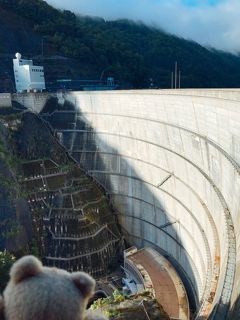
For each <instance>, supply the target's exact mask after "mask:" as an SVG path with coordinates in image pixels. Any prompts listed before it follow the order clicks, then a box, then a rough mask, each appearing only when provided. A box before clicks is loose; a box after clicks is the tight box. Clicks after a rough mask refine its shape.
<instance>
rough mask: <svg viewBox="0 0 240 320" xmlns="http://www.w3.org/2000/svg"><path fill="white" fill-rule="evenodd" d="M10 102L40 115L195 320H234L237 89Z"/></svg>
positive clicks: (239, 192) (239, 207) (239, 156)
mask: <svg viewBox="0 0 240 320" xmlns="http://www.w3.org/2000/svg"><path fill="white" fill-rule="evenodd" d="M13 100H15V101H18V102H19V103H23V104H25V105H26V106H28V107H30V108H32V109H33V110H34V111H35V112H38V113H41V114H42V117H43V118H44V119H45V120H47V121H48V122H49V123H50V124H51V125H52V127H53V129H54V131H55V134H56V135H57V136H58V137H59V140H60V142H61V143H62V144H64V145H65V146H66V148H67V149H68V150H69V152H70V154H71V155H72V156H73V157H74V158H75V159H77V160H78V161H79V163H80V164H81V165H82V166H83V167H84V168H85V169H86V170H87V171H88V172H89V174H91V175H92V176H93V177H95V178H96V179H97V180H98V181H99V182H100V183H101V184H102V185H103V186H104V187H105V189H106V190H107V192H108V194H109V196H110V198H111V201H112V204H113V206H114V207H115V208H116V210H117V214H118V221H119V223H120V225H121V228H122V232H123V234H124V236H125V238H126V240H127V241H128V243H129V244H134V245H136V246H138V247H143V246H148V247H149V246H150V247H153V248H155V249H156V250H158V251H159V252H160V253H162V254H163V255H164V256H165V257H167V259H169V260H170V261H171V262H172V264H173V265H174V266H175V267H176V269H177V270H178V272H179V274H180V276H181V277H182V280H183V281H184V284H185V286H186V289H187V291H188V296H189V299H190V302H191V304H192V305H195V308H196V315H195V318H196V319H207V318H210V319H226V318H227V317H228V318H229V319H234V318H236V319H237V318H238V317H239V312H240V306H239V295H240V223H239V222H240V177H239V173H240V167H239V163H240V90H175V91H171V90H149V91H113V92H72V93H67V94H64V95H44V94H43V95H42V96H41V95H38V96H37V97H36V99H35V97H34V96H24V97H23V96H14V97H13ZM35 100H36V101H35ZM46 101H48V102H47V103H46ZM51 103H52V104H54V103H55V105H56V107H54V108H53V107H51ZM47 104H48V106H47ZM49 106H50V108H49ZM70 106H71V107H70Z"/></svg>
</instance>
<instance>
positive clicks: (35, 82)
mask: <svg viewBox="0 0 240 320" xmlns="http://www.w3.org/2000/svg"><path fill="white" fill-rule="evenodd" d="M13 67H14V77H15V85H16V91H17V92H23V91H27V92H30V91H42V90H45V89H46V87H45V79H44V70H43V67H42V66H34V65H33V61H32V60H26V59H22V58H21V54H20V53H16V59H13Z"/></svg>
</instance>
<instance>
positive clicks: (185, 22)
mask: <svg viewBox="0 0 240 320" xmlns="http://www.w3.org/2000/svg"><path fill="white" fill-rule="evenodd" d="M47 2H48V3H49V4H52V5H54V6H55V7H58V8H64V9H69V10H72V11H74V12H76V13H80V14H83V15H91V16H99V17H103V18H105V19H107V20H111V19H117V18H129V19H134V20H141V21H143V22H146V23H147V24H154V25H158V26H160V27H161V28H162V29H165V30H166V31H168V32H170V33H173V34H176V35H178V36H182V37H184V38H186V39H193V40H195V41H197V42H199V43H201V44H203V45H208V46H211V47H215V48H218V49H224V50H227V51H231V52H240V0H67V1H66V0H47Z"/></svg>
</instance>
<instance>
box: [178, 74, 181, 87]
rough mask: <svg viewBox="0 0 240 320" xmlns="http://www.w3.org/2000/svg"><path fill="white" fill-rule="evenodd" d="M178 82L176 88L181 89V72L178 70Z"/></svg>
mask: <svg viewBox="0 0 240 320" xmlns="http://www.w3.org/2000/svg"><path fill="white" fill-rule="evenodd" d="M178 80H179V82H178V87H179V89H180V88H181V70H179V79H178Z"/></svg>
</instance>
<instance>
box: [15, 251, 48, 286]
mask: <svg viewBox="0 0 240 320" xmlns="http://www.w3.org/2000/svg"><path fill="white" fill-rule="evenodd" d="M42 270H43V267H42V263H41V262H40V261H39V260H38V259H37V258H35V257H34V256H25V257H23V258H21V259H19V260H18V261H16V262H15V263H14V264H13V266H12V268H11V270H10V277H11V280H12V281H13V282H14V283H15V284H17V283H19V282H21V281H22V280H24V279H26V278H29V277H33V276H36V275H37V274H39V273H40V272H42Z"/></svg>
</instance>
